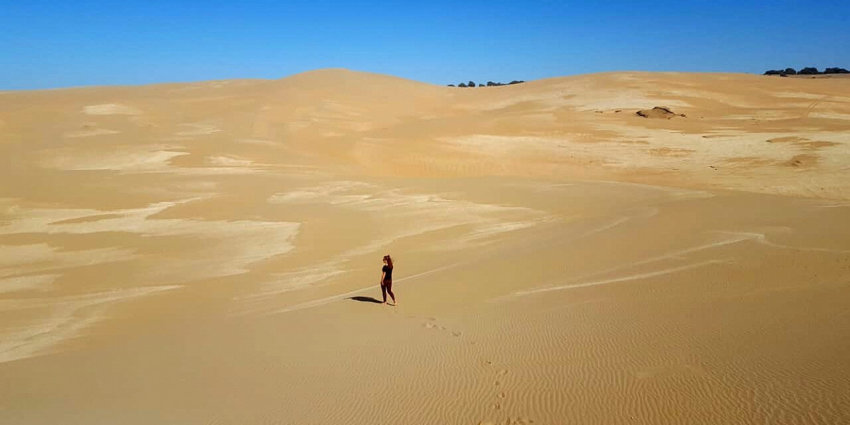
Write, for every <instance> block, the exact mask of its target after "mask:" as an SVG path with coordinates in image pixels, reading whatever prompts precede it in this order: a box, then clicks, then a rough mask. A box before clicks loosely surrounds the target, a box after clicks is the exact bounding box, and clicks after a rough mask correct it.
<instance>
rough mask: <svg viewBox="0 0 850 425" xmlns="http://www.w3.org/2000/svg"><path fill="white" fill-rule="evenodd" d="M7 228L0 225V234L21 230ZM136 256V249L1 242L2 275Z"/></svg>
mask: <svg viewBox="0 0 850 425" xmlns="http://www.w3.org/2000/svg"><path fill="white" fill-rule="evenodd" d="M7 229H8V227H7V226H0V234H9V233H19V232H7V231H6V230H7ZM20 233H23V232H20ZM135 257H136V256H135V254H134V252H133V250H130V249H123V248H98V249H87V250H79V251H66V250H60V249H58V248H55V247H52V246H50V245H48V244H46V243H39V244H29V245H0V277H10V276H14V275H21V274H32V273H45V272H56V271H59V270H62V269H66V268H71V267H80V266H89V265H93V264H103V263H111V262H116V261H127V260H131V259H133V258H135Z"/></svg>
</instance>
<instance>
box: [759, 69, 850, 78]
mask: <svg viewBox="0 0 850 425" xmlns="http://www.w3.org/2000/svg"><path fill="white" fill-rule="evenodd" d="M824 74H850V71H848V70H846V69H844V68H826V69H824V70H823V72H820V71H818V69H817V68H814V67H806V68H803V69H801V70H799V71H797V70H795V69H794V68H785V69H771V70H768V71H765V72H764V75H778V76H780V77H785V76H787V75H824Z"/></svg>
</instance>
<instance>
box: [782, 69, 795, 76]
mask: <svg viewBox="0 0 850 425" xmlns="http://www.w3.org/2000/svg"><path fill="white" fill-rule="evenodd" d="M783 72H784V73H786V74H788V75H796V74H797V71H796V70H795V69H794V68H785V71H783Z"/></svg>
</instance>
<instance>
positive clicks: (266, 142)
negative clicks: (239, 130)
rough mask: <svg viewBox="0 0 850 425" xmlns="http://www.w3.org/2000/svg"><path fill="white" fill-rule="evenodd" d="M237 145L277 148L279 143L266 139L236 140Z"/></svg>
mask: <svg viewBox="0 0 850 425" xmlns="http://www.w3.org/2000/svg"><path fill="white" fill-rule="evenodd" d="M236 142H237V143H245V144H248V145H260V146H277V145H278V144H279V143H277V142H275V141H272V140H266V139H237V140H236Z"/></svg>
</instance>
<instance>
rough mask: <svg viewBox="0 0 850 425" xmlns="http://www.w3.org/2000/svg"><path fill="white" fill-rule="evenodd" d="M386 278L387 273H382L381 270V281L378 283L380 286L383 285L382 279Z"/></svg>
mask: <svg viewBox="0 0 850 425" xmlns="http://www.w3.org/2000/svg"><path fill="white" fill-rule="evenodd" d="M386 276H387V272H385V271H383V270H382V271H381V281H380V282H378V283H380V284H381V285H383V284H384V277H386Z"/></svg>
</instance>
